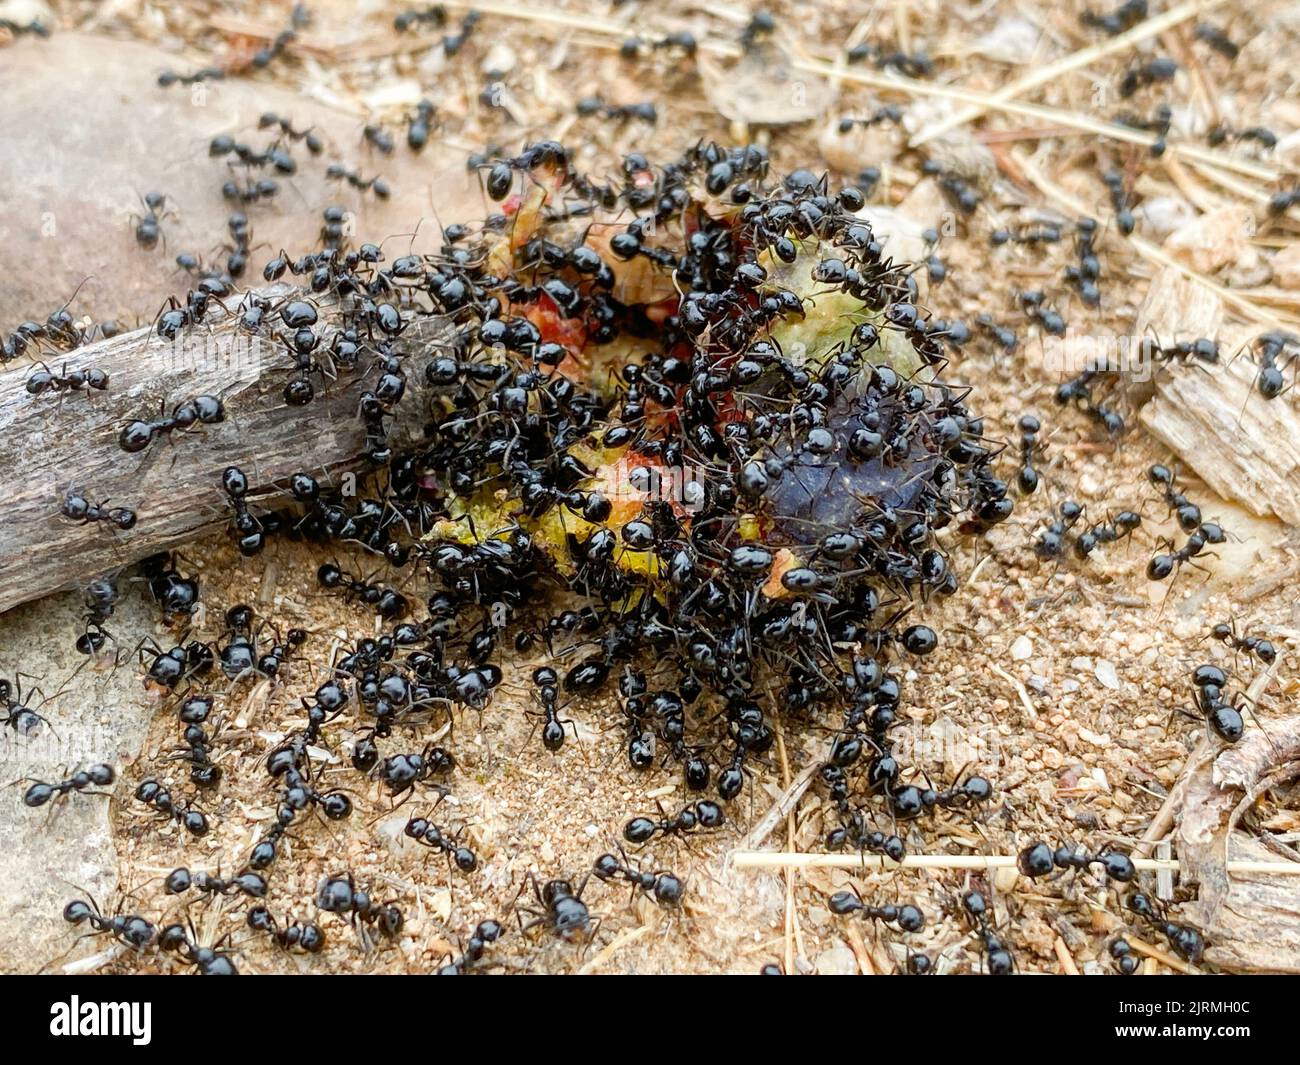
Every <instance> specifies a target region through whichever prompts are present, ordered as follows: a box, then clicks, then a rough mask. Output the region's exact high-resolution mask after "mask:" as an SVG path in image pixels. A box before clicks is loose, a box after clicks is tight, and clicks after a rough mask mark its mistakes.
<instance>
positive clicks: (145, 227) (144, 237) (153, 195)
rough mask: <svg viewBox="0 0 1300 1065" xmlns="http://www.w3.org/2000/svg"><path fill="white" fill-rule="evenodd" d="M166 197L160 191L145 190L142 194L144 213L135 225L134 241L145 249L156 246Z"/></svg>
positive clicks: (160, 232) (151, 248) (160, 231)
mask: <svg viewBox="0 0 1300 1065" xmlns="http://www.w3.org/2000/svg"><path fill="white" fill-rule="evenodd" d="M166 205H167V197H166V196H164V195H163V194H162V193H161V192H147V193H145V195H144V207H145V213H144V215H143V216H141V217H140V220H139V221H138V222H137V223H136V226H135V242H136V243H137V244H139V245H140V247H142V248H144V249H145V250H146V251H152V250H153V249H154V248H156V247H157V246H158V239H159V237H161V236H162V222H161V220H162V217H163V215H164V213H165V211H166Z"/></svg>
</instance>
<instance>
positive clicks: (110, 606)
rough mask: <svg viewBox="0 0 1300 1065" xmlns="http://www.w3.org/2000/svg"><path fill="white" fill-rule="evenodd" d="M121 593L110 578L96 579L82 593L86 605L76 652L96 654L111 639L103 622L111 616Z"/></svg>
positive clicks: (115, 582)
mask: <svg viewBox="0 0 1300 1065" xmlns="http://www.w3.org/2000/svg"><path fill="white" fill-rule="evenodd" d="M121 596H122V593H121V591H120V590H119V588H118V586H117V581H116V580H114V579H113V578H112V577H96V578H95V579H94V580H92V581H91V582H90V583H89V584H87V585H86V587H85V589H84V590H83V591H82V600H83V602H84V603H85V605H86V617H85V625H84V628H83V630H82V633H81V635H80V636H78V637H77V641H76V648H77V651H78V652H79V653H81V654H83V655H94V654H98V653H99V652H100V651H102V650H103V649H104V646H105V644H106V643H107V642H108V641H109V639H111V637H110V635H109V633H108V631H107V630H106V629H105V628H104V622H105V621H107V620H108V619H109V618H110V617H112V616H113V611H114V609H116V607H117V604H118V601H119V600H120V599H121Z"/></svg>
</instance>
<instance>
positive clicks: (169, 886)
mask: <svg viewBox="0 0 1300 1065" xmlns="http://www.w3.org/2000/svg"><path fill="white" fill-rule="evenodd" d="M191 887H193V888H195V889H196V890H197V891H198V892H199V893H200V894H203V895H206V896H208V898H212V897H214V896H216V895H235V894H238V895H246V896H248V898H250V899H264V898H266V877H264V876H262V874H261V873H254V872H251V871H248V870H245V871H244V872H242V873H240V874H238V875H237V876H233V877H231V878H230V879H229V880H223V879H222V878H221V877H219V876H210V875H209V874H207V873H191V872H190V871H189V870H188V869H186V868H185V867H184V866H180V867H179V868H177V869H173V870H172V871H171V872H170V873H168V874H167V876H166V878H165V879H164V881H163V890H164V891H166V892H167V894H168V895H183V894H184V893H185V892H187V891H189V889H190V888H191Z"/></svg>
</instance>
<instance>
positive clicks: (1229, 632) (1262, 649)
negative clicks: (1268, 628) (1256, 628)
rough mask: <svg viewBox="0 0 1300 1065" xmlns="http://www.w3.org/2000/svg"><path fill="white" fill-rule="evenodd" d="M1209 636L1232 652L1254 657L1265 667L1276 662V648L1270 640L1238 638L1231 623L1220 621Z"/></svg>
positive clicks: (1251, 637)
mask: <svg viewBox="0 0 1300 1065" xmlns="http://www.w3.org/2000/svg"><path fill="white" fill-rule="evenodd" d="M1210 635H1211V636H1213V637H1214V638H1215V639H1216V640H1219V641H1221V642H1223V643H1226V644H1227V645H1228V646H1229V647H1232V648H1233V649H1234V650H1237V651H1245V652H1246V653H1247V654H1249V655H1254V656H1255V657H1256V658H1258V659H1259V660H1260V661H1261V662H1263V663H1264V665H1266V666H1271V665H1272V664H1273V663H1274V662H1276V661H1277V648H1276V647H1274V646H1273V641H1272V640H1266V639H1265V638H1264V637H1262V636H1238V635H1237V628H1236V626H1235V625H1234V624H1233V623H1231V622H1228V621H1220V622H1219V623H1218V624H1217V625H1215V626H1214V628H1212V629H1211V630H1210Z"/></svg>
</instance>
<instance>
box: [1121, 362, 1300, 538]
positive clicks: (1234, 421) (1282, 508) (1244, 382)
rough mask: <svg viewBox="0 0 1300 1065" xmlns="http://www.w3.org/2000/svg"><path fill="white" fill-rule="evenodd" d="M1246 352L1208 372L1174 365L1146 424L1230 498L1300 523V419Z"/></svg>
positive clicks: (1163, 377)
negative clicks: (1262, 389)
mask: <svg viewBox="0 0 1300 1065" xmlns="http://www.w3.org/2000/svg"><path fill="white" fill-rule="evenodd" d="M1257 373H1258V367H1256V366H1255V364H1254V363H1252V362H1251V361H1250V360H1249V359H1248V358H1246V357H1245V356H1244V355H1243V356H1242V357H1240V358H1238V359H1236V360H1234V361H1232V362H1229V363H1227V364H1226V365H1222V366H1218V367H1212V368H1210V369H1208V370H1202V369H1199V368H1197V367H1194V366H1187V367H1184V366H1172V367H1170V368H1169V370H1168V371H1167V372H1162V373H1161V374H1160V375H1159V376H1158V378H1157V381H1156V391H1155V396H1154V397H1153V398H1152V399H1151V401H1150V402H1149V403H1148V404H1146V406H1144V407H1143V408H1142V414H1141V418H1142V423H1143V424H1144V425H1145V426H1146V427H1147V429H1149V430H1150V431H1151V432H1152V433H1153V434H1154V435H1155V436H1156V437H1157V438H1158V439H1159V440H1161V441H1162V442H1163V443H1165V444H1167V445H1168V446H1169V447H1170V448H1172V449H1173V450H1174V451H1175V452H1177V453H1178V457H1179V458H1180V459H1181V460H1182V461H1183V462H1185V463H1186V464H1187V465H1188V466H1190V467H1191V468H1192V469H1193V470H1195V471H1196V474H1197V476H1199V477H1200V478H1201V480H1203V481H1204V482H1205V483H1206V484H1208V485H1209V486H1210V487H1211V488H1213V489H1214V490H1215V491H1216V492H1218V493H1219V495H1221V496H1222V497H1223V498H1224V499H1232V500H1236V501H1237V502H1238V503H1240V504H1241V505H1242V506H1243V507H1244V508H1245V509H1246V510H1248V511H1250V512H1251V513H1252V514H1256V515H1259V516H1261V517H1263V516H1268V515H1276V516H1277V517H1278V518H1280V519H1281V520H1282V521H1284V522H1286V523H1287V524H1288V525H1293V526H1300V416H1298V415H1297V414H1296V408H1295V405H1294V403H1295V400H1294V397H1293V395H1292V394H1291V393H1286V394H1284V395H1282V396H1279V397H1278V398H1276V399H1272V400H1268V399H1265V398H1264V397H1263V396H1261V395H1260V394H1259V392H1258V391H1257V390H1256V389H1255V377H1256V374H1257Z"/></svg>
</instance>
